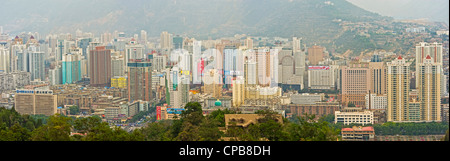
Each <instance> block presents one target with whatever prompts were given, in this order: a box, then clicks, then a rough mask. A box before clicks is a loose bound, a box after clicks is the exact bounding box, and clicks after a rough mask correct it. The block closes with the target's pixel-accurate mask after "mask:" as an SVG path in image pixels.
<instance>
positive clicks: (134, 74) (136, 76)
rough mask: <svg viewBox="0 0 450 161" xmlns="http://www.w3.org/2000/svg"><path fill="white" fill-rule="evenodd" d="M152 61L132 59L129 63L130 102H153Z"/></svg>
mask: <svg viewBox="0 0 450 161" xmlns="http://www.w3.org/2000/svg"><path fill="white" fill-rule="evenodd" d="M151 66H152V63H151V60H150V59H136V60H133V59H130V61H129V63H128V84H127V86H128V101H133V100H143V101H151V100H152V98H153V96H152V70H151Z"/></svg>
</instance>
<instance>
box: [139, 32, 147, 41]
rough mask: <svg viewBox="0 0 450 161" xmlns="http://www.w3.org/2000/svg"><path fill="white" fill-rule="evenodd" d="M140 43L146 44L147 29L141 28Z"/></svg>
mask: <svg viewBox="0 0 450 161" xmlns="http://www.w3.org/2000/svg"><path fill="white" fill-rule="evenodd" d="M140 43H141V44H146V43H147V31H145V30H141V39H140Z"/></svg>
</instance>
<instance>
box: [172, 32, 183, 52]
mask: <svg viewBox="0 0 450 161" xmlns="http://www.w3.org/2000/svg"><path fill="white" fill-rule="evenodd" d="M173 47H174V49H183V38H182V37H180V36H178V35H177V36H175V37H173Z"/></svg>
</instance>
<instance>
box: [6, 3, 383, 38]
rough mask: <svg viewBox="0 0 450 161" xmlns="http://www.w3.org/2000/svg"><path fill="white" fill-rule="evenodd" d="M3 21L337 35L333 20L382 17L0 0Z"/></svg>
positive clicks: (230, 6)
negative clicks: (0, 2) (0, 1)
mask: <svg viewBox="0 0 450 161" xmlns="http://www.w3.org/2000/svg"><path fill="white" fill-rule="evenodd" d="M0 14H1V15H2V18H1V20H0V26H3V28H4V30H5V31H9V32H13V33H14V32H22V31H25V32H28V31H32V32H35V31H37V32H42V33H49V32H52V33H67V32H70V33H72V32H73V33H74V32H75V31H76V30H77V29H81V30H82V31H86V32H94V33H102V32H105V31H109V32H113V31H114V30H118V31H124V32H126V33H129V34H134V33H139V31H140V30H142V29H143V30H146V31H147V32H148V34H149V35H153V36H157V35H159V34H160V33H161V32H162V31H169V32H170V33H175V34H187V35H190V36H193V37H194V36H200V37H205V36H206V37H208V36H212V37H216V36H233V35H234V34H251V35H267V36H280V37H291V36H299V37H301V36H304V35H308V36H316V37H324V36H328V35H333V33H334V32H336V30H335V29H339V26H338V23H335V22H333V20H334V19H342V20H352V21H370V20H373V19H380V18H383V17H381V16H379V15H378V14H375V13H371V12H368V11H365V10H363V9H361V8H359V7H356V6H354V5H353V4H351V3H349V2H347V1H345V0H334V1H325V0H213V1H211V0H152V1H148V0H133V1H122V0H96V1H92V0H76V1H71V0H65V1H60V0H40V1H25V0H14V1H9V0H8V1H5V2H2V5H1V6H0Z"/></svg>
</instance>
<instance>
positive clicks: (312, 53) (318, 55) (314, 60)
mask: <svg viewBox="0 0 450 161" xmlns="http://www.w3.org/2000/svg"><path fill="white" fill-rule="evenodd" d="M323 58H324V48H323V47H320V46H317V45H314V46H312V47H310V48H308V60H309V64H310V65H318V64H319V62H320V61H323Z"/></svg>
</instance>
